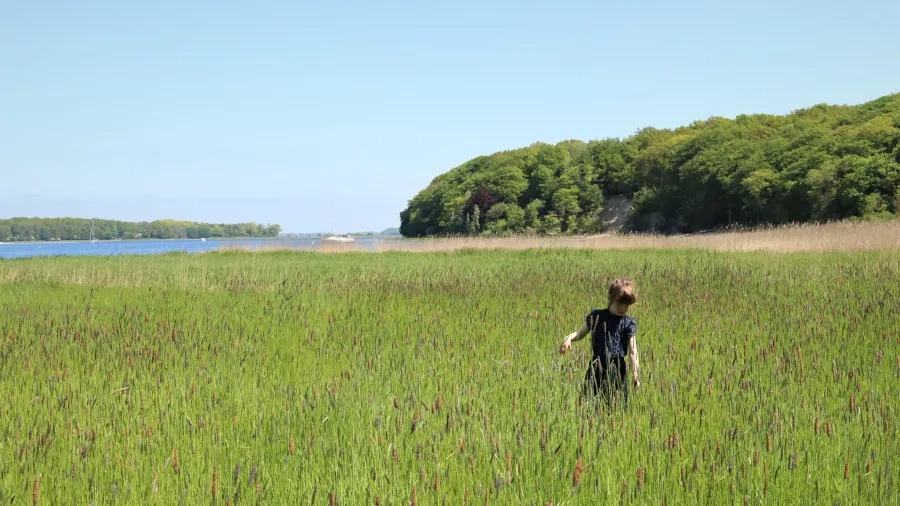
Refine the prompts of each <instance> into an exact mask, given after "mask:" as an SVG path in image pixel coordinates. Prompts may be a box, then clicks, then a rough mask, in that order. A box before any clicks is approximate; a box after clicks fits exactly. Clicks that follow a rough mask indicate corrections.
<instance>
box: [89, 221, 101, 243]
mask: <svg viewBox="0 0 900 506" xmlns="http://www.w3.org/2000/svg"><path fill="white" fill-rule="evenodd" d="M90 240H91V242H100V239H94V218H91V239H90Z"/></svg>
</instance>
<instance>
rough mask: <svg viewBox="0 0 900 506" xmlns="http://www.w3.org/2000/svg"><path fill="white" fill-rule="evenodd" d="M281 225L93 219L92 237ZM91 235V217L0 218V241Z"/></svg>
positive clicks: (179, 235)
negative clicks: (134, 221) (135, 221)
mask: <svg viewBox="0 0 900 506" xmlns="http://www.w3.org/2000/svg"><path fill="white" fill-rule="evenodd" d="M280 232H281V226H280V225H269V226H263V225H259V224H256V223H236V224H210V223H194V222H191V221H176V220H158V221H151V222H145V221H144V222H137V223H133V222H125V221H113V220H94V238H96V239H101V240H109V239H199V238H201V237H271V236H277V235H278V234H279V233H280ZM90 235H91V220H89V219H83V218H11V219H6V220H2V219H0V241H56V240H62V241H69V240H85V239H88V238H90Z"/></svg>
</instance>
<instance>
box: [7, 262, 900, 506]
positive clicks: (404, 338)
mask: <svg viewBox="0 0 900 506" xmlns="http://www.w3.org/2000/svg"><path fill="white" fill-rule="evenodd" d="M620 275H628V276H630V277H632V278H633V279H634V280H635V281H636V282H637V284H638V287H639V297H640V301H639V303H638V304H637V305H635V306H634V307H633V308H632V314H633V315H634V316H635V317H636V318H637V320H638V325H639V334H638V345H639V348H640V351H641V358H642V360H641V363H642V374H641V379H642V382H643V387H642V389H640V390H639V391H637V392H635V393H634V396H633V403H632V405H631V407H630V409H629V410H628V411H627V412H625V411H621V410H615V411H610V410H607V409H605V408H603V407H599V408H598V407H596V406H594V405H593V404H591V403H590V402H585V401H584V400H580V399H579V395H578V393H579V389H580V386H581V380H582V378H583V375H584V371H585V368H586V366H587V361H588V358H589V356H590V344H589V341H588V340H585V341H581V342H578V343H576V344H575V346H574V350H573V353H570V354H568V355H566V356H560V355H559V353H558V351H557V350H558V346H559V344H560V342H561V340H562V338H563V337H564V336H565V335H566V334H568V333H569V332H572V331H574V330H576V329H577V328H578V327H579V326H580V325H581V323H582V322H583V318H584V315H585V314H586V313H587V312H588V311H589V310H590V309H591V308H592V307H604V306H605V302H606V301H605V291H606V288H607V286H608V284H609V282H610V281H612V279H614V278H615V277H617V276H620ZM898 308H900V253H897V252H896V251H881V252H879V251H869V252H831V253H790V254H787V253H763V252H755V253H731V252H709V251H702V250H664V249H663V250H661V249H628V250H590V249H587V250H577V249H554V250H521V251H512V250H510V251H476V250H470V249H464V250H460V251H455V252H437V253H402V252H385V253H378V254H371V253H347V254H340V255H323V254H317V253H309V252H299V253H298V252H277V251H275V252H266V253H256V254H253V253H246V252H217V253H210V254H203V255H191V256H189V255H185V254H171V255H164V256H155V257H93V258H44V259H30V260H15V261H0V392H2V393H0V456H2V458H0V504H33V503H36V504H97V505H100V504H210V503H214V504H229V503H230V504H251V503H252V504H341V505H347V506H349V505H357V504H360V505H362V504H383V505H389V504H390V505H408V504H416V505H431V504H447V505H457V504H478V505H481V504H535V505H544V504H548V503H550V504H609V503H615V504H666V505H674V504H695V503H707V504H801V503H805V504H810V503H814V504H897V503H898V495H897V490H898V489H900V465H898V464H900V459H898V457H897V455H898V454H900V442H898V441H900V422H898V415H900V396H898V395H897V385H900V317H898Z"/></svg>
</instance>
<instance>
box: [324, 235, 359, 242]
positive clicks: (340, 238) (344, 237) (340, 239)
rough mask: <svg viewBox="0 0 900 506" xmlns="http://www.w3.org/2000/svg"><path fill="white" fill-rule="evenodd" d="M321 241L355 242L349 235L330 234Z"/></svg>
mask: <svg viewBox="0 0 900 506" xmlns="http://www.w3.org/2000/svg"><path fill="white" fill-rule="evenodd" d="M322 240H323V241H324V242H356V239H354V238H353V236H352V235H350V234H341V235H336V234H332V235H329V236H328V237H326V238H325V239H322Z"/></svg>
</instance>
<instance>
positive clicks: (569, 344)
mask: <svg viewBox="0 0 900 506" xmlns="http://www.w3.org/2000/svg"><path fill="white" fill-rule="evenodd" d="M571 347H572V341H569V340H568V339H566V340H564V341H563V343H562V345H560V347H559V353H560V354H561V355H565V354H566V350H568V349H569V348H571Z"/></svg>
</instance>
